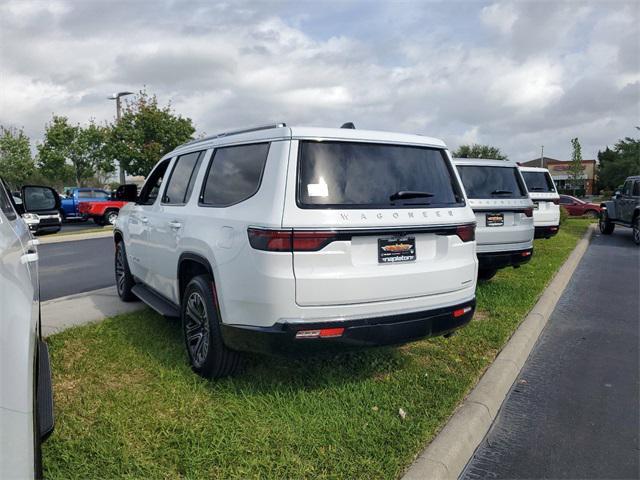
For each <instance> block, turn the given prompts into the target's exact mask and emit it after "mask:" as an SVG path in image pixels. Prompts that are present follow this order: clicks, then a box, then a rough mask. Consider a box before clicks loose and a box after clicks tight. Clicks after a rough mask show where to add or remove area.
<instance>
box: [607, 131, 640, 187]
mask: <svg viewBox="0 0 640 480" xmlns="http://www.w3.org/2000/svg"><path fill="white" fill-rule="evenodd" d="M598 161H599V164H600V169H599V171H598V183H599V185H600V188H602V189H604V190H611V191H613V190H615V189H617V188H618V186H619V185H621V184H622V183H624V180H625V179H626V178H627V177H628V176H631V175H639V174H640V139H636V138H630V137H626V138H625V139H623V140H620V141H618V143H616V144H615V146H614V148H613V150H611V149H609V147H607V148H606V149H605V151H604V152H598Z"/></svg>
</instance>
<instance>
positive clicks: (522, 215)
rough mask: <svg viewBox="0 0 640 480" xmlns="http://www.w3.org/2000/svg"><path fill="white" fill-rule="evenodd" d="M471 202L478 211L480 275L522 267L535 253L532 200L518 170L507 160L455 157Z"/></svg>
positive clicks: (476, 211) (477, 231) (477, 228)
mask: <svg viewBox="0 0 640 480" xmlns="http://www.w3.org/2000/svg"><path fill="white" fill-rule="evenodd" d="M454 161H455V164H456V167H457V168H458V173H459V174H460V178H462V184H463V185H464V188H465V190H466V192H467V197H468V198H469V204H470V205H471V208H473V211H474V212H475V214H476V222H477V227H476V241H477V243H478V262H479V263H480V265H479V271H478V278H480V279H481V280H489V279H490V278H492V277H493V276H494V275H495V274H496V272H497V271H498V269H500V268H505V267H510V266H511V267H519V266H520V265H522V264H524V263H526V262H528V261H529V260H531V256H532V254H533V234H534V229H533V202H532V201H531V199H530V198H529V194H528V192H527V187H526V186H525V184H524V180H523V179H522V176H521V175H520V172H519V171H518V166H517V165H516V164H515V163H513V162H509V161H507V160H485V159H477V158H457V159H455V160H454Z"/></svg>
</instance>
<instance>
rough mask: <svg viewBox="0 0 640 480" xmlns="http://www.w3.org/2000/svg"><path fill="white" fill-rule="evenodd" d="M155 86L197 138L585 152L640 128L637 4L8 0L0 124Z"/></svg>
mask: <svg viewBox="0 0 640 480" xmlns="http://www.w3.org/2000/svg"><path fill="white" fill-rule="evenodd" d="M145 86H146V88H147V90H148V91H149V92H152V93H156V94H157V95H158V97H159V100H160V102H161V103H163V104H164V103H167V102H169V101H170V102H171V103H172V104H173V106H174V107H175V110H176V111H177V112H178V113H180V114H182V115H184V116H188V117H190V118H192V119H193V121H194V122H195V125H196V128H197V131H198V133H203V132H204V133H209V134H210V133H215V132H217V131H220V130H225V129H229V128H234V127H239V126H240V127H241V126H247V125H254V124H263V123H268V122H271V121H284V122H287V123H289V124H300V125H319V126H339V125H340V124H342V123H343V122H345V121H353V122H355V124H356V126H357V127H359V128H367V129H384V130H393V131H401V132H410V133H422V134H425V135H429V136H435V137H439V138H442V139H443V140H445V142H447V144H448V145H449V147H450V148H452V149H453V148H455V147H457V146H458V145H460V144H462V143H470V142H478V143H488V144H492V145H495V146H498V147H500V148H501V149H502V150H503V151H504V152H505V153H507V154H508V155H509V157H510V158H511V159H514V160H528V159H531V158H534V157H536V156H539V155H540V146H541V145H544V147H545V154H546V155H548V156H551V157H555V158H561V159H565V158H568V157H569V155H570V151H571V148H570V139H571V138H572V137H578V138H579V139H580V141H581V143H582V146H583V156H584V157H585V158H594V156H595V154H596V152H597V150H598V149H601V148H603V147H604V146H606V145H612V144H613V143H615V141H616V140H617V139H619V138H621V137H624V136H635V135H637V134H638V131H637V130H636V129H635V128H634V126H635V125H640V2H638V1H606V0H602V1H573V0H571V1H569V0H567V1H553V2H552V1H535V2H534V1H518V2H515V1H496V2H491V1H489V2H483V1H449V2H442V3H440V2H430V1H420V2H413V3H412V2H391V1H389V2H349V1H346V0H341V1H334V2H316V1H314V2H310V1H309V2H306V1H294V2H266V1H230V2H228V3H214V2H213V1H207V2H202V3H198V2H195V1H186V0H185V1H182V0H165V1H160V0H154V1H150V0H149V1H145V0H138V1H135V0H128V1H123V2H118V1H115V0H112V1H97V0H51V1H45V0H35V1H31V0H0V124H2V125H4V126H15V127H24V128H25V130H26V132H27V133H28V135H29V136H31V137H32V139H34V141H37V140H39V139H40V138H41V136H42V132H43V128H44V124H45V123H46V122H47V121H48V120H49V119H50V118H51V115H52V114H53V113H56V114H58V115H66V116H68V117H69V118H70V119H71V120H72V121H74V122H80V123H86V122H87V121H88V120H89V119H90V118H95V119H96V120H97V121H98V122H102V121H105V120H112V119H113V117H114V114H115V105H114V102H112V101H109V100H107V99H106V98H105V97H106V96H107V95H109V94H111V93H112V92H115V91H121V90H132V91H137V90H140V89H141V88H144V87H145Z"/></svg>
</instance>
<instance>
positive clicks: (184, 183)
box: [162, 152, 204, 205]
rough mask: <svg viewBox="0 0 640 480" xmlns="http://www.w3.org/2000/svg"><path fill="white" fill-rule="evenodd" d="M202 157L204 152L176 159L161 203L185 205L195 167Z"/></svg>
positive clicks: (191, 187)
mask: <svg viewBox="0 0 640 480" xmlns="http://www.w3.org/2000/svg"><path fill="white" fill-rule="evenodd" d="M203 156H204V152H193V153H188V154H186V155H182V156H180V157H178V158H177V160H176V163H175V164H174V166H173V171H172V172H171V176H170V177H169V182H168V184H167V188H166V190H165V191H164V197H163V199H162V202H163V203H168V204H173V205H176V204H177V205H181V204H185V203H187V201H188V200H189V196H190V195H191V190H192V189H193V182H194V180H195V177H196V172H197V166H198V165H199V164H200V159H201V158H202V157H203Z"/></svg>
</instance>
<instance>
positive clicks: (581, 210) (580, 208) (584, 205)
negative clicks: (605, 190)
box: [560, 195, 600, 218]
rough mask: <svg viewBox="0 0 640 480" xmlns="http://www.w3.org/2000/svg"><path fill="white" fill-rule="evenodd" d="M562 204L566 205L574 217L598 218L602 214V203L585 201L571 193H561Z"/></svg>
mask: <svg viewBox="0 0 640 480" xmlns="http://www.w3.org/2000/svg"><path fill="white" fill-rule="evenodd" d="M560 206H562V207H564V208H565V209H566V210H567V212H568V213H569V215H571V216H573V217H581V216H583V215H584V216H587V217H591V218H598V217H599V216H600V205H598V204H596V203H590V202H585V201H584V200H580V199H579V198H576V197H572V196H571V195H560Z"/></svg>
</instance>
